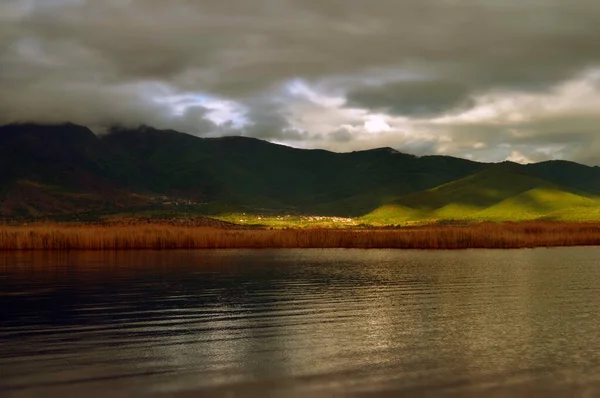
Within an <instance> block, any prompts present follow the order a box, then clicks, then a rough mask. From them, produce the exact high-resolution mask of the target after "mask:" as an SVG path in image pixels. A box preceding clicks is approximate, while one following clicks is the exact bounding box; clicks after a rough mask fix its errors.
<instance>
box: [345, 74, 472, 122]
mask: <svg viewBox="0 0 600 398" xmlns="http://www.w3.org/2000/svg"><path fill="white" fill-rule="evenodd" d="M472 94H473V93H472V90H471V88H470V87H467V86H465V85H463V84H460V83H455V82H448V81H437V80H429V81H404V82H394V83H390V84H385V85H379V86H366V87H360V88H356V89H353V90H351V91H350V92H349V93H348V96H347V99H348V105H351V106H358V107H362V108H369V109H377V110H381V111H384V112H388V113H393V114H398V115H409V116H417V117H420V116H433V115H437V114H439V113H443V112H446V111H450V110H457V109H459V108H460V109H466V108H469V107H471V106H473V103H474V102H473V99H472V98H471V95H472Z"/></svg>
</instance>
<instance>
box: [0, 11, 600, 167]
mask: <svg viewBox="0 0 600 398" xmlns="http://www.w3.org/2000/svg"><path fill="white" fill-rule="evenodd" d="M0 87H1V90H0V124H7V123H19V122H35V123H63V122H72V123H77V124H82V125H86V126H88V127H90V128H92V129H93V130H94V131H96V132H102V131H105V130H106V129H107V127H110V126H112V125H115V124H118V125H122V126H128V127H135V126H139V125H142V124H143V125H148V126H151V127H155V128H159V129H175V130H178V131H182V132H186V133H190V134H194V135H198V136H202V137H215V136H225V135H243V136H250V137H256V138H260V139H265V140H269V141H272V142H276V143H282V144H286V145H291V146H294V147H299V148H323V149H328V150H333V151H337V152H346V151H354V150H362V149H370V148H376V147H392V148H394V149H397V150H399V151H402V152H407V153H412V154H416V155H428V154H442V155H452V156H458V157H463V158H468V159H473V160H478V161H494V162H496V161H503V160H511V161H516V162H521V163H528V162H537V161H542V160H548V159H567V160H573V161H577V162H581V163H585V164H590V165H600V1H598V0H168V1H167V0H0Z"/></svg>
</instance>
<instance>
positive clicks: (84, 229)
mask: <svg viewBox="0 0 600 398" xmlns="http://www.w3.org/2000/svg"><path fill="white" fill-rule="evenodd" d="M578 245H600V224H592V223H551V222H527V223H482V224H475V225H466V226H452V225H450V226H442V225H429V226H422V227H417V228H400V229H385V230H381V229H380V230H368V229H363V230H360V229H356V230H342V229H285V230H267V229H261V230H256V229H254V230H226V229H217V228H206V227H186V226H169V225H167V226H165V225H144V226H130V225H122V226H119V225H60V224H47V225H28V226H0V250H127V249H210V248H335V247H339V248H364V249H368V248H399V249H465V248H525V247H540V246H542V247H544V246H546V247H550V246H578Z"/></svg>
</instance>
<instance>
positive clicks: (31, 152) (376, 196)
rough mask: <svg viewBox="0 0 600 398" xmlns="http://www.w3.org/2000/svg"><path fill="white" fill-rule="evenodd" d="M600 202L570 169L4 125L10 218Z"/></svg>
mask: <svg viewBox="0 0 600 398" xmlns="http://www.w3.org/2000/svg"><path fill="white" fill-rule="evenodd" d="M597 195H600V169H599V168H597V167H588V166H584V165H580V164H577V163H573V162H565V161H552V162H543V163H538V164H532V165H519V164H516V163H511V162H503V163H493V164H486V163H478V162H472V161H469V160H465V159H459V158H454V157H448V156H423V157H416V156H413V155H408V154H404V153H400V152H397V151H395V150H393V149H391V148H379V149H373V150H366V151H357V152H350V153H334V152H329V151H324V150H302V149H296V148H290V147H287V146H283V145H277V144H273V143H269V142H266V141H261V140H258V139H254V138H248V137H224V138H198V137H195V136H192V135H188V134H184V133H180V132H176V131H162V130H156V129H152V128H148V127H141V128H138V129H124V128H113V129H112V130H111V132H110V134H106V135H100V136H98V135H95V134H94V133H93V132H92V131H91V130H89V129H88V128H86V127H83V126H77V125H73V124H63V125H54V126H44V125H35V124H18V125H8V126H3V127H0V212H1V213H2V216H3V217H4V218H11V217H24V216H43V215H56V214H63V215H75V214H79V215H81V214H85V213H87V214H102V213H119V212H126V211H127V212H132V211H143V210H145V211H148V210H152V211H163V210H169V209H171V210H172V209H177V211H179V212H182V213H185V212H192V213H204V214H220V213H228V212H254V213H265V214H283V213H285V214H289V213H295V214H319V215H332V216H333V215H335V216H351V217H360V216H364V217H365V220H380V221H381V220H384V221H385V220H389V221H390V222H394V221H398V220H400V221H401V220H419V219H427V220H439V219H513V218H515V219H520V218H523V217H525V218H527V217H529V218H544V217H546V218H548V217H550V218H552V217H555V218H565V214H566V212H576V211H578V210H577V209H579V210H581V211H582V213H580V214H587V216H586V217H588V216H589V217H594V214H595V212H594V208H595V206H596V204H597V200H598V199H597ZM544 202H549V203H550V205H545V204H544ZM524 215H527V216H524Z"/></svg>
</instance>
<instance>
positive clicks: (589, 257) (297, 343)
mask: <svg viewBox="0 0 600 398" xmlns="http://www.w3.org/2000/svg"><path fill="white" fill-rule="evenodd" d="M599 260H600V248H561V249H535V250H516V251H501V250H489V251H488V250H473V251H454V252H448V251H399V250H368V251H365V250H337V249H334V250H257V251H252V250H231V251H195V252H153V251H140V252H117V253H84V252H80V253H58V252H54V253H52V252H50V253H4V254H1V255H0V287H1V292H2V294H1V296H0V310H1V315H0V395H1V396H5V397H32V396H45V397H64V396H84V397H96V396H111V397H121V396H132V395H134V396H136V395H150V396H158V397H162V396H182V397H187V396H190V397H192V396H208V397H211V396H218V397H220V396H223V397H236V396H252V397H254V396H256V397H263V396H285V397H296V396H297V397H306V396H311V397H312V396H316V397H319V396H332V395H336V396H355V395H356V396H389V397H395V396H399V395H401V396H419V397H420V396H453V397H454V396H457V397H458V396H481V395H484V394H485V395H486V396H492V397H495V396H540V397H545V396H552V395H555V396H565V395H566V396H582V397H583V396H585V397H587V396H600V262H599Z"/></svg>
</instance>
